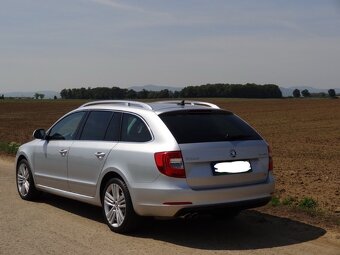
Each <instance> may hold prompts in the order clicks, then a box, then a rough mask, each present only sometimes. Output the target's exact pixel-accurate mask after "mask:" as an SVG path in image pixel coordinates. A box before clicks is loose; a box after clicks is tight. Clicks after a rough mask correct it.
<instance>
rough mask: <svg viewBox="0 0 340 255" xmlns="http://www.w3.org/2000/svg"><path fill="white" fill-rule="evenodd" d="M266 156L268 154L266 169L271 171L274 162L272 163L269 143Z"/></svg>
mask: <svg viewBox="0 0 340 255" xmlns="http://www.w3.org/2000/svg"><path fill="white" fill-rule="evenodd" d="M268 156H269V163H268V171H273V167H274V164H273V157H272V150H271V148H270V146H269V145H268Z"/></svg>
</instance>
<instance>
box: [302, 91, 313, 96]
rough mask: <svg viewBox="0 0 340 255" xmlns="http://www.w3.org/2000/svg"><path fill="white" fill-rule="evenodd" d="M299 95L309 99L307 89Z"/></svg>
mask: <svg viewBox="0 0 340 255" xmlns="http://www.w3.org/2000/svg"><path fill="white" fill-rule="evenodd" d="M301 94H302V96H303V97H310V96H311V95H310V93H309V91H308V89H304V90H302V91H301Z"/></svg>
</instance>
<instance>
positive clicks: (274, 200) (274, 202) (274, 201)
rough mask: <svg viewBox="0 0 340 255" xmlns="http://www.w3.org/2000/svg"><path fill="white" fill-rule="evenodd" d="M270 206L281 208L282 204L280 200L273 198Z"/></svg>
mask: <svg viewBox="0 0 340 255" xmlns="http://www.w3.org/2000/svg"><path fill="white" fill-rule="evenodd" d="M270 204H271V205H272V206H279V205H280V204H281V201H280V198H279V197H276V196H273V197H272V199H271V200H270Z"/></svg>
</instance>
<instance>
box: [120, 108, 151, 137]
mask: <svg viewBox="0 0 340 255" xmlns="http://www.w3.org/2000/svg"><path fill="white" fill-rule="evenodd" d="M121 132H122V133H121V141H125V142H147V141H150V140H151V139H152V137H151V134H150V131H149V129H148V127H147V126H146V125H145V123H144V122H143V121H142V120H141V119H140V118H139V117H138V116H135V115H132V114H127V113H125V114H124V115H123V122H122V131H121Z"/></svg>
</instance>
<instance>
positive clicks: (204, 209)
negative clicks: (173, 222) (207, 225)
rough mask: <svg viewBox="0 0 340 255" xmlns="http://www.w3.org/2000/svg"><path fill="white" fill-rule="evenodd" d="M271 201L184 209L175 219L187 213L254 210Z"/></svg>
mask: <svg viewBox="0 0 340 255" xmlns="http://www.w3.org/2000/svg"><path fill="white" fill-rule="evenodd" d="M270 200H271V197H264V198H257V199H252V200H246V201H238V202H230V203H225V204H217V205H206V206H193V207H186V208H182V209H180V210H179V211H178V212H177V213H176V215H175V217H180V216H183V215H186V214H189V213H194V212H199V213H201V212H202V213H209V212H213V211H218V210H226V209H234V210H235V209H236V210H245V209H250V208H256V207H260V206H263V205H266V204H268V202H269V201H270Z"/></svg>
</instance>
